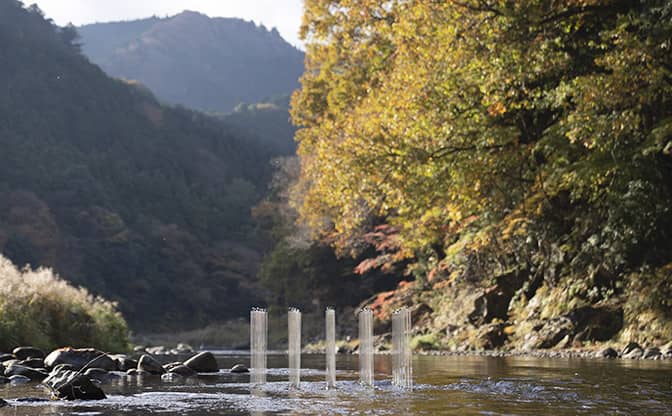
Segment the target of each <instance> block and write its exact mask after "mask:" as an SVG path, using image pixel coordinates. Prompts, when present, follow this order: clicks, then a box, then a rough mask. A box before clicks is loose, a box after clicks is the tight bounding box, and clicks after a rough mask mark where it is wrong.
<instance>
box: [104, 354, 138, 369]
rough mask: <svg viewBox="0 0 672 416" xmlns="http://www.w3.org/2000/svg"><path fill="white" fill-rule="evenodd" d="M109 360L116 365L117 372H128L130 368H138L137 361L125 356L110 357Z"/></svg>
mask: <svg viewBox="0 0 672 416" xmlns="http://www.w3.org/2000/svg"><path fill="white" fill-rule="evenodd" d="M110 358H112V359H113V360H114V361H115V362H116V363H117V371H128V370H130V369H131V368H138V361H137V360H134V359H132V358H130V357H128V356H127V355H125V354H115V355H110Z"/></svg>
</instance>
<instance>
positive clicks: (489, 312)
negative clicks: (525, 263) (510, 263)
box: [467, 270, 529, 327]
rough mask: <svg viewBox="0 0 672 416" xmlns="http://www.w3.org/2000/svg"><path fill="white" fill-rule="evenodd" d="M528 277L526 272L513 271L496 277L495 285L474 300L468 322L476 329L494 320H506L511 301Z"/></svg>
mask: <svg viewBox="0 0 672 416" xmlns="http://www.w3.org/2000/svg"><path fill="white" fill-rule="evenodd" d="M528 277H529V272H528V271H527V270H513V271H510V272H507V273H503V274H500V275H499V276H497V277H496V278H495V282H496V283H495V284H494V285H493V286H491V287H489V288H487V289H485V290H484V291H483V293H482V294H481V295H480V296H478V297H476V299H474V308H473V311H471V312H470V313H469V315H468V317H467V318H468V320H469V322H470V323H472V324H473V325H474V326H477V327H478V326H482V325H484V324H487V323H489V322H492V321H493V320H494V319H500V320H503V321H506V320H508V318H509V304H510V303H511V299H512V298H513V295H515V293H516V291H518V290H519V289H520V288H522V287H523V285H524V284H525V281H526V280H527V279H528Z"/></svg>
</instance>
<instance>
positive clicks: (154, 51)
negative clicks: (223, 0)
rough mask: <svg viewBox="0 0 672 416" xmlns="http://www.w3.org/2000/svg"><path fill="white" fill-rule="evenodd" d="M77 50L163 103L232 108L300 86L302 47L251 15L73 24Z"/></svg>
mask: <svg viewBox="0 0 672 416" xmlns="http://www.w3.org/2000/svg"><path fill="white" fill-rule="evenodd" d="M79 32H80V35H81V38H82V43H83V51H84V53H85V54H86V55H87V56H88V57H89V58H90V59H91V61H92V62H94V63H96V64H98V65H100V67H101V68H102V69H103V70H105V71H106V72H107V73H108V74H110V75H112V76H115V77H121V78H126V79H134V80H138V81H140V82H141V83H143V84H144V85H147V87H149V88H150V89H151V90H152V91H154V92H155V93H156V94H157V96H158V97H159V98H160V99H162V100H165V101H167V102H169V103H173V104H182V105H185V106H187V107H189V108H195V109H199V110H204V111H217V112H230V111H232V110H233V109H234V108H235V107H236V105H238V104H240V103H243V102H246V103H253V102H259V101H264V100H265V99H266V98H268V97H274V96H281V95H288V94H290V93H291V92H292V91H293V90H294V89H296V88H298V86H299V84H298V78H299V76H300V75H301V73H302V72H303V57H304V54H303V52H301V51H299V50H298V49H296V48H294V47H293V46H291V45H290V44H289V43H287V42H286V41H285V40H283V39H282V37H280V34H279V33H278V32H277V30H275V29H272V30H270V31H269V30H267V29H266V28H265V27H263V26H256V25H255V24H254V23H252V22H246V21H244V20H241V19H232V18H209V17H208V16H205V15H203V14H200V13H196V12H190V11H185V12H182V13H180V14H178V15H176V16H173V17H169V18H165V19H158V18H148V19H142V20H137V21H132V22H112V23H96V24H91V25H86V26H83V27H81V28H79Z"/></svg>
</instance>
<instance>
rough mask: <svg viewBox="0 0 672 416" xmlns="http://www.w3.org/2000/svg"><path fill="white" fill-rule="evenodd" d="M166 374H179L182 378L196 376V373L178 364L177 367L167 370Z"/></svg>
mask: <svg viewBox="0 0 672 416" xmlns="http://www.w3.org/2000/svg"><path fill="white" fill-rule="evenodd" d="M168 372H169V373H175V374H179V375H181V376H183V377H193V376H195V375H196V374H197V373H196V371H194V370H192V369H191V368H189V367H187V366H186V365H184V364H180V365H178V366H174V367H172V368H171V369H170V370H168Z"/></svg>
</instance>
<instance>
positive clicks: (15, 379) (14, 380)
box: [9, 374, 30, 386]
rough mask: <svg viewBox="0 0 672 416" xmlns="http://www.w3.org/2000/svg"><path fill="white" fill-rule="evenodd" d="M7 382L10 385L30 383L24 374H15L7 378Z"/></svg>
mask: <svg viewBox="0 0 672 416" xmlns="http://www.w3.org/2000/svg"><path fill="white" fill-rule="evenodd" d="M9 382H10V383H11V384H12V386H16V385H18V384H26V383H30V379H29V378H28V377H26V376H21V375H18V374H17V375H15V376H11V377H10V378H9Z"/></svg>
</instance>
